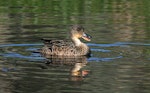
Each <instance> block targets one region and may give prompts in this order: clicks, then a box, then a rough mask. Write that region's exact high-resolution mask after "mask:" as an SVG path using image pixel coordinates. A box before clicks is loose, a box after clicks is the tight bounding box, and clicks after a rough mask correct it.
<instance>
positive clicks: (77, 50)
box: [41, 25, 91, 56]
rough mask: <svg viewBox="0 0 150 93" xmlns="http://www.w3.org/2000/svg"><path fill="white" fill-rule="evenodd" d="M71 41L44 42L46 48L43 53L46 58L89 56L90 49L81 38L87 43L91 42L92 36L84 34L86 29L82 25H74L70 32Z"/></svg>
mask: <svg viewBox="0 0 150 93" xmlns="http://www.w3.org/2000/svg"><path fill="white" fill-rule="evenodd" d="M70 38H71V40H49V39H42V40H43V41H44V47H43V48H42V49H41V53H42V54H43V55H44V56H82V55H85V56H89V55H90V48H89V47H88V46H87V45H86V44H85V43H83V42H81V41H80V38H83V39H84V40H86V41H90V40H91V36H90V35H88V34H86V33H85V32H84V28H83V27H82V26H80V25H74V26H72V27H71V31H70Z"/></svg>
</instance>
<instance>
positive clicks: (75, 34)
mask: <svg viewBox="0 0 150 93" xmlns="http://www.w3.org/2000/svg"><path fill="white" fill-rule="evenodd" d="M71 37H72V38H77V39H79V38H83V39H84V40H86V41H91V38H92V37H91V36H90V35H88V34H86V33H85V32H84V28H83V27H82V26H80V25H74V26H72V27H71Z"/></svg>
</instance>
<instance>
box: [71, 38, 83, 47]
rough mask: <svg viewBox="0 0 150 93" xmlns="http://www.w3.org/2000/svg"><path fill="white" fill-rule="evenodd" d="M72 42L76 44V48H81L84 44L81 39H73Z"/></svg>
mask: <svg viewBox="0 0 150 93" xmlns="http://www.w3.org/2000/svg"><path fill="white" fill-rule="evenodd" d="M72 41H73V42H74V44H75V46H80V45H82V44H83V43H82V42H81V41H80V39H78V38H76V37H72Z"/></svg>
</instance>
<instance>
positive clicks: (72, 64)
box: [45, 56, 90, 81]
mask: <svg viewBox="0 0 150 93" xmlns="http://www.w3.org/2000/svg"><path fill="white" fill-rule="evenodd" d="M45 57H46V58H47V60H46V67H47V68H49V66H50V67H54V66H55V67H58V66H65V69H69V75H70V80H71V81H82V80H83V79H84V78H86V77H87V76H88V74H89V72H90V70H87V69H85V67H86V65H87V63H88V62H87V57H86V56H79V57H72V56H71V57H68V56H67V57H64V56H45ZM55 69H56V68H55Z"/></svg>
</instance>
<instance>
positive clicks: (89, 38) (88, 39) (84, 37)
mask: <svg viewBox="0 0 150 93" xmlns="http://www.w3.org/2000/svg"><path fill="white" fill-rule="evenodd" d="M82 38H83V39H84V40H86V41H91V38H92V37H91V36H90V35H88V34H86V33H84V34H83V36H82Z"/></svg>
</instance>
